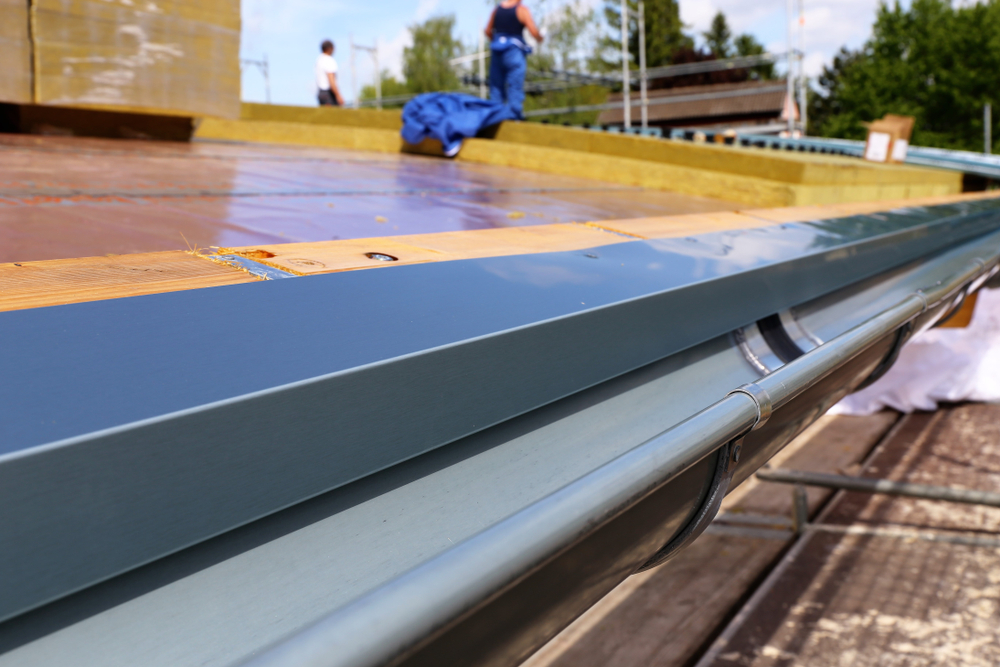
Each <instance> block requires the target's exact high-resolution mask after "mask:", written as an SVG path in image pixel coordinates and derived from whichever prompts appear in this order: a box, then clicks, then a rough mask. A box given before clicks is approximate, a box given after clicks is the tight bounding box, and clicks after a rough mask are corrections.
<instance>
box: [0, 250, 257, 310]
mask: <svg viewBox="0 0 1000 667" xmlns="http://www.w3.org/2000/svg"><path fill="white" fill-rule="evenodd" d="M256 281H257V279H256V278H254V277H253V276H251V275H250V274H248V273H246V272H244V271H240V270H238V269H234V268H232V267H230V266H227V265H224V264H218V263H216V262H211V261H209V260H207V259H205V258H203V257H196V256H194V255H191V254H189V253H186V252H182V251H174V252H152V253H145V254H139V255H114V256H110V257H85V258H83V259H56V260H49V261H43V262H18V263H16V264H0V311H8V310H21V309H25V308H42V307H45V306H56V305H61V304H67V303H82V302H85V301H101V300H104V299H118V298H121V297H126V296H139V295H143V294H159V293H162V292H179V291H182V290H189V289H200V288H203V287H217V286H220V285H235V284H239V283H248V282H256Z"/></svg>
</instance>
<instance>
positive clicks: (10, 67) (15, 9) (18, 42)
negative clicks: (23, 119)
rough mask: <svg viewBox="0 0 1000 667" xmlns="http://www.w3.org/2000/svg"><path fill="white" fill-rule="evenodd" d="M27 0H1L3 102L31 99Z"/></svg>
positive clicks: (0, 85)
mask: <svg viewBox="0 0 1000 667" xmlns="http://www.w3.org/2000/svg"><path fill="white" fill-rule="evenodd" d="M28 26H29V20H28V3H27V0H0V53H2V54H3V57H2V65H0V102H30V101H31V35H30V33H29V30H28Z"/></svg>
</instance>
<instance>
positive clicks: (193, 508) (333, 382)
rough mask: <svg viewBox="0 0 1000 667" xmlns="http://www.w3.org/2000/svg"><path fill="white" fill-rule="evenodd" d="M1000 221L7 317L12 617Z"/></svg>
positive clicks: (857, 223)
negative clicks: (277, 329) (274, 328)
mask: <svg viewBox="0 0 1000 667" xmlns="http://www.w3.org/2000/svg"><path fill="white" fill-rule="evenodd" d="M996 210H997V208H996V205H995V204H994V205H991V203H990V202H985V203H983V202H978V203H972V204H962V205H953V206H941V207H935V208H932V209H905V210H901V211H899V212H895V213H892V212H890V213H887V214H885V215H883V216H880V217H879V218H871V217H866V216H856V217H851V218H844V219H839V220H833V221H823V222H818V223H808V224H798V225H796V224H792V225H782V226H776V227H771V228H766V229H760V230H751V231H741V232H732V233H725V234H717V235H703V236H699V237H689V238H687V239H673V240H664V241H653V242H635V243H623V244H617V245H615V246H607V247H604V248H600V249H597V252H592V251H588V252H568V253H552V254H548V255H533V256H530V257H529V256H521V257H517V256H515V257H507V258H491V259H485V260H467V261H457V262H448V263H445V264H440V265H414V266H410V267H393V268H386V269H380V270H378V271H370V272H356V273H343V274H330V275H325V276H314V277H305V278H297V279H294V280H276V281H264V282H259V283H254V284H250V285H245V286H237V287H232V288H219V289H214V290H212V289H209V290H201V291H199V292H198V293H178V294H168V295H157V296H153V297H137V298H134V299H121V300H117V301H115V302H102V303H92V304H79V305H73V306H61V307H54V308H43V309H37V310H31V311H16V312H12V313H4V314H2V315H0V331H2V335H3V337H4V339H5V341H6V345H5V347H4V348H3V350H0V356H2V357H3V365H4V366H5V368H6V370H7V371H8V373H10V374H11V376H12V377H18V378H21V379H22V380H21V382H20V383H19V384H15V383H10V384H8V385H5V386H4V387H3V388H0V391H2V392H3V400H0V416H2V419H0V429H2V430H3V433H4V437H2V438H0V446H3V447H4V448H6V449H7V453H6V454H4V455H3V456H0V501H2V502H3V504H4V506H5V507H7V508H9V510H8V511H6V512H4V513H3V514H2V515H0V533H2V534H3V535H5V536H6V537H8V538H9V539H7V540H6V543H7V544H9V545H14V546H13V547H12V548H8V549H4V550H3V551H0V583H2V586H3V588H4V590H5V591H6V593H5V596H4V597H3V599H2V600H0V616H11V615H14V614H17V613H20V612H22V611H24V610H26V609H28V608H31V607H35V606H38V605H40V604H44V603H45V602H48V601H50V600H53V599H55V598H58V597H60V596H63V595H67V594H69V593H71V592H73V591H75V590H79V589H80V588H82V587H85V586H89V585H93V584H94V583H96V582H98V581H101V580H103V579H106V578H108V577H111V576H115V575H117V574H119V573H121V572H124V571H127V570H129V569H132V568H134V567H137V566H139V565H142V564H143V563H147V562H150V561H151V560H154V559H157V558H161V557H163V556H165V555H166V554H169V553H172V552H174V551H177V550H180V549H183V548H185V547H188V546H190V545H192V544H194V543H196V542H199V541H201V540H205V539H208V538H211V537H212V536H214V535H218V534H220V533H222V532H225V531H228V530H231V529H233V528H235V527H237V526H240V525H243V524H246V523H247V522H250V521H254V520H256V519H258V518H260V517H262V516H265V515H267V514H270V513H272V512H275V511H278V510H280V509H282V508H284V507H288V506H290V505H292V504H295V503H298V502H301V501H303V500H305V499H307V498H310V497H313V496H315V495H317V494H320V493H324V492H326V491H328V490H330V489H332V488H336V487H338V486H341V485H343V484H347V483H349V482H351V481H352V480H355V479H358V478H360V477H363V476H365V475H370V474H372V473H374V472H376V471H378V470H381V469H385V468H387V467H389V466H392V465H395V464H397V463H399V462H401V461H404V460H407V459H408V458H411V457H413V456H416V455H419V454H421V453H423V452H426V451H429V450H431V449H434V448H436V447H441V446H443V445H445V444H447V443H449V442H453V441H455V440H457V439H458V438H462V437H466V436H468V435H470V434H471V433H475V432H478V431H481V430H483V429H485V428H487V427H489V426H491V425H493V424H497V423H499V422H501V421H504V420H507V419H510V418H512V417H514V416H517V415H519V414H524V413H526V412H528V411H530V410H533V409H536V408H538V407H539V406H542V405H546V404H548V403H551V402H553V401H555V400H558V399H560V398H562V397H565V396H567V395H569V394H572V393H575V392H579V391H581V390H583V389H586V388H587V387H590V386H594V385H596V384H598V383H601V382H605V381H607V380H608V379H610V378H613V377H617V376H619V375H622V374H623V373H626V372H629V371H630V370H633V369H635V368H639V367H641V366H643V365H646V364H649V363H652V362H654V361H657V360H659V359H663V358H665V357H667V356H669V355H671V354H675V353H677V352H678V351H680V350H683V349H687V348H690V347H692V346H694V345H697V344H699V343H701V342H703V341H706V340H709V339H711V338H714V337H716V336H719V335H722V334H725V333H727V332H729V331H731V330H732V329H734V328H736V327H739V326H743V325H745V324H746V323H748V322H752V321H754V320H757V319H760V318H762V317H765V316H767V315H770V314H772V313H774V312H777V311H781V310H783V309H785V308H788V307H789V306H792V305H794V304H797V303H801V302H803V301H807V300H809V299H812V298H816V297H817V296H820V295H823V294H826V293H828V292H830V291H833V290H836V289H838V288H840V287H843V286H845V285H848V284H851V283H854V282H856V281H858V280H861V279H863V278H865V277H868V276H872V275H875V274H877V273H879V272H882V271H884V270H886V269H888V268H890V267H892V266H896V265H899V264H901V263H904V262H907V261H912V260H914V259H917V258H919V257H922V256H925V255H927V254H929V253H932V252H936V251H938V250H941V249H943V248H946V247H949V246H951V245H953V244H955V243H958V242H960V241H961V240H963V239H968V238H972V237H976V236H979V235H982V234H984V233H987V232H990V231H993V230H995V229H997V227H998V226H1000V218H998V215H997V212H996ZM591 255H597V258H596V259H595V258H593V257H591ZM546 281H547V282H546ZM372 304H377V306H378V308H377V310H375V311H372ZM705 304H711V306H710V307H706V305H705ZM384 313H391V314H392V316H391V318H389V320H388V321H387V320H386V319H384V318H383V317H382V316H381V315H382V314H384ZM345 314H349V316H345ZM679 314H683V316H680V315H679ZM695 314H697V316H695ZM268 322H270V323H275V322H277V323H281V326H282V329H283V334H284V335H283V336H280V337H276V336H273V335H270V334H267V335H262V334H260V333H259V330H260V327H261V326H262V323H268ZM637 322H641V326H637V325H636V323H637ZM679 324H680V325H679ZM581 332H583V333H581ZM193 359H199V360H203V361H204V362H205V363H202V364H201V365H200V366H198V365H195V364H193V363H192V360H193ZM209 362H210V363H209ZM338 364H339V366H338ZM227 392H228V394H227ZM180 401H185V402H186V403H181V402H180ZM141 411H145V412H141ZM98 420H105V421H104V422H100V421H98ZM115 420H118V421H117V422H116V421H115ZM383 424H390V425H392V424H406V428H405V429H399V428H381V427H380V426H375V425H383ZM95 425H98V426H99V427H103V428H94V426H95ZM19 429H20V430H19ZM73 429H76V432H77V433H78V435H70V437H69V438H66V439H59V438H58V437H52V435H53V434H59V435H64V436H65V435H66V434H73V433H74V431H73ZM39 489H44V493H40V492H39ZM82 548H83V549H86V551H87V553H88V554H89V556H88V558H86V559H80V558H77V557H76V556H75V554H77V553H79V551H80V549H82Z"/></svg>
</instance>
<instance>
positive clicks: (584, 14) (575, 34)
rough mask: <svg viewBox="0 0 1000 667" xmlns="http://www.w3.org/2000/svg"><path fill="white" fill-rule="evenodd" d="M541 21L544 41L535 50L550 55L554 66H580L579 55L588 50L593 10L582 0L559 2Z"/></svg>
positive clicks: (569, 67) (573, 68)
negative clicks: (558, 6)
mask: <svg viewBox="0 0 1000 667" xmlns="http://www.w3.org/2000/svg"><path fill="white" fill-rule="evenodd" d="M541 25H542V26H543V29H544V31H545V41H544V42H542V48H539V52H543V51H544V52H547V53H548V54H550V55H551V56H552V63H553V65H554V66H555V68H556V69H560V70H565V71H579V70H581V69H582V68H583V57H582V56H584V54H587V53H588V52H590V51H591V50H592V48H591V45H590V42H591V41H592V32H593V29H594V27H595V14H594V10H593V9H589V8H588V7H587V6H586V5H585V4H584V3H583V2H582V0H576V2H573V3H567V4H565V5H562V6H561V7H560V8H559V9H557V10H556V11H554V12H552V13H551V14H547V15H546V16H545V17H544V18H543V19H542V20H541Z"/></svg>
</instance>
